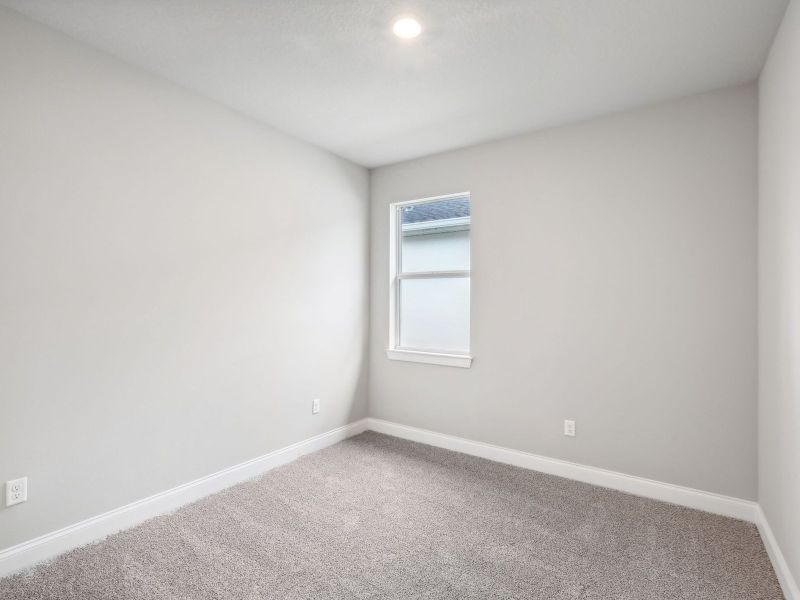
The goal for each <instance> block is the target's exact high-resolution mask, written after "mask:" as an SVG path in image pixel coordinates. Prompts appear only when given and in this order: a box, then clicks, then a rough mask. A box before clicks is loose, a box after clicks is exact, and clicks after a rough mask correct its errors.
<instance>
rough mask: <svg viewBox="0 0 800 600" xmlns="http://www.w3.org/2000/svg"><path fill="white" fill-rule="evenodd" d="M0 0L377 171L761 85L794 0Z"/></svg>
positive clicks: (1, 2)
mask: <svg viewBox="0 0 800 600" xmlns="http://www.w3.org/2000/svg"><path fill="white" fill-rule="evenodd" d="M0 4H4V5H7V6H10V7H12V8H15V9H17V10H18V11H20V12H22V13H24V14H27V15H29V16H31V17H33V18H34V19H37V20H39V21H42V22H44V23H47V24H49V25H51V26H53V27H55V28H57V29H61V30H63V31H65V32H67V33H69V34H70V35H72V36H74V37H76V38H79V39H81V40H84V41H86V42H88V43H90V44H92V45H94V46H96V47H99V48H101V49H104V50H107V51H109V52H111V53H113V54H116V55H118V56H120V57H122V58H124V59H126V60H128V61H130V62H132V63H134V64H137V65H140V66H141V67H144V68H145V69H148V70H150V71H154V72H156V73H159V74H161V75H163V76H165V77H167V78H169V79H171V80H174V81H177V82H179V83H181V84H183V85H185V86H186V87H188V88H191V89H193V90H195V91H197V92H200V93H202V94H204V95H206V96H208V97H211V98H214V99H216V100H218V101H220V102H222V103H224V104H226V105H228V106H231V107H233V108H235V109H237V110H239V111H241V112H242V113H245V114H247V115H249V116H251V117H255V118H256V119H259V120H261V121H263V122H265V123H268V124H271V125H273V126H276V127H278V128H279V129H282V130H284V131H287V132H289V133H292V134H295V135H296V136H298V137H301V138H303V139H306V140H308V141H311V142H313V143H315V144H318V145H319V146H322V147H324V148H327V149H329V150H331V151H333V152H335V153H337V154H340V155H342V156H344V157H347V158H350V159H352V160H354V161H355V162H358V163H361V164H363V165H366V166H376V165H382V164H387V163H391V162H396V161H400V160H403V159H407V158H413V157H417V156H421V155H425V154H431V153H434V152H439V151H442V150H447V149H451V148H455V147H459V146H465V145H468V144H473V143H477V142H481V141H485V140H489V139H494V138H499V137H503V136H506V135H510V134H514V133H519V132H521V131H525V130H530V129H537V128H542V127H547V126H551V125H555V124H558V123H564V122H567V121H572V120H577V119H583V118H587V117H591V116H595V115H599V114H603V113H608V112H612V111H617V110H621V109H625V108H629V107H633V106H637V105H641V104H646V103H651V102H655V101H659V100H664V99H668V98H674V97H678V96H683V95H687V94H691V93H695V92H701V91H706V90H710V89H715V88H719V87H724V86H727V85H732V84H737V83H744V82H747V81H750V80H752V79H754V78H755V77H756V76H757V75H758V73H759V71H760V69H761V67H762V65H763V63H764V60H765V58H766V55H767V52H768V50H769V46H770V44H771V41H772V39H773V36H774V34H775V31H776V30H777V27H778V24H779V22H780V19H781V17H782V15H783V12H784V10H785V8H786V5H787V0H397V1H390V0H296V1H290V0H0ZM407 13H412V14H415V15H417V16H418V17H419V19H420V21H421V22H422V24H423V27H424V31H423V34H422V35H421V36H420V37H419V38H417V39H416V40H413V41H401V40H399V39H397V38H395V37H394V36H393V35H392V33H391V25H392V22H393V20H394V18H395V17H397V16H399V15H404V14H407Z"/></svg>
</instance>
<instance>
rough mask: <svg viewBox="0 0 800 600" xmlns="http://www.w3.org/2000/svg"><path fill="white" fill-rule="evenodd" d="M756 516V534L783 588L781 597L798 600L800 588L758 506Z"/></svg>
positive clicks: (765, 516) (799, 599)
mask: <svg viewBox="0 0 800 600" xmlns="http://www.w3.org/2000/svg"><path fill="white" fill-rule="evenodd" d="M756 514H757V516H756V525H758V532H759V533H760V534H761V539H762V540H763V541H764V546H765V547H766V549H767V554H769V558H770V560H771V561H772V567H773V568H774V569H775V575H777V576H778V581H780V583H781V588H783V595H784V596H786V600H800V587H798V585H797V581H796V580H795V578H794V576H793V575H792V572H791V571H790V570H789V565H788V563H787V562H786V558H784V556H783V552H781V549H780V547H779V546H778V540H776V539H775V534H773V533H772V528H771V527H770V525H769V521H767V515H765V514H764V511H763V510H762V509H761V507H760V506H759V507H758V508H757V510H756Z"/></svg>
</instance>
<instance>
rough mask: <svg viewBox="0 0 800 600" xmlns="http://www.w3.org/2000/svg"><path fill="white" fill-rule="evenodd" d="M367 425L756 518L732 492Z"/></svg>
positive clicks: (751, 506) (752, 506)
mask: <svg viewBox="0 0 800 600" xmlns="http://www.w3.org/2000/svg"><path fill="white" fill-rule="evenodd" d="M367 429H371V430H372V431H377V432H378V433H385V434H387V435H393V436H395V437H400V438H404V439H407V440H411V441H414V442H421V443H423V444H428V445H431V446H438V447H439V448H445V449H447V450H455V451H456V452H462V453H464V454H471V455H472V456H479V457H481V458H486V459H489V460H493V461H495V462H501V463H506V464H509V465H514V466H516V467H522V468H525V469H531V470H534V471H540V472H542V473H548V474H550V475H558V476H559V477H565V478H567V479H574V480H576V481H583V482H585V483H591V484H594V485H599V486H602V487H607V488H611V489H615V490H619V491H622V492H627V493H629V494H635V495H636V496H644V497H646V498H653V499H655V500H661V501H663V502H671V503H672V504H679V505H681V506H688V507H689V508H696V509H698V510H703V511H706V512H710V513H715V514H719V515H724V516H726V517H733V518H735V519H742V520H744V521H750V522H755V521H756V508H757V506H758V505H757V504H756V503H755V502H752V501H750V500H742V499H740V498H733V497H731V496H723V495H721V494H715V493H712V492H704V491H701V490H696V489H693V488H688V487H683V486H680V485H673V484H671V483H663V482H661V481H655V480H652V479H645V478H643V477H636V476H633V475H626V474H624V473H618V472H616V471H609V470H606V469H599V468H597V467H589V466H586V465H581V464H578V463H572V462H568V461H565V460H558V459H555V458H548V457H546V456H540V455H538V454H531V453H530V452H522V451H520V450H512V449H511V448H503V447H502V446H494V445H492V444H485V443H483V442H476V441H473V440H468V439H465V438H460V437H455V436H452V435H446V434H444V433H437V432H435V431H428V430H427V429H419V428H417V427H409V426H408V425H400V424H399V423H392V422H390V421H384V420H382V419H374V418H368V419H367Z"/></svg>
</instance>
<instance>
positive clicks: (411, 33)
mask: <svg viewBox="0 0 800 600" xmlns="http://www.w3.org/2000/svg"><path fill="white" fill-rule="evenodd" d="M392 31H394V34H395V35H396V36H397V37H399V38H402V39H404V40H410V39H411V38H415V37H417V36H418V35H419V34H420V33H421V32H422V25H420V24H419V21H417V20H416V19H414V18H413V17H403V18H402V19H397V21H395V22H394V27H392Z"/></svg>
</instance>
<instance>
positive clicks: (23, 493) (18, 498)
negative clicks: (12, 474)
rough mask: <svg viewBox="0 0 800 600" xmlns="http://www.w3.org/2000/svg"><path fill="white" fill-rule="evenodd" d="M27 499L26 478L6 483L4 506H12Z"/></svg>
mask: <svg viewBox="0 0 800 600" xmlns="http://www.w3.org/2000/svg"><path fill="white" fill-rule="evenodd" d="M27 499H28V478H27V477H20V478H19V479H12V480H10V481H6V506H14V505H15V504H19V503H21V502H25V501H26V500H27Z"/></svg>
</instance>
